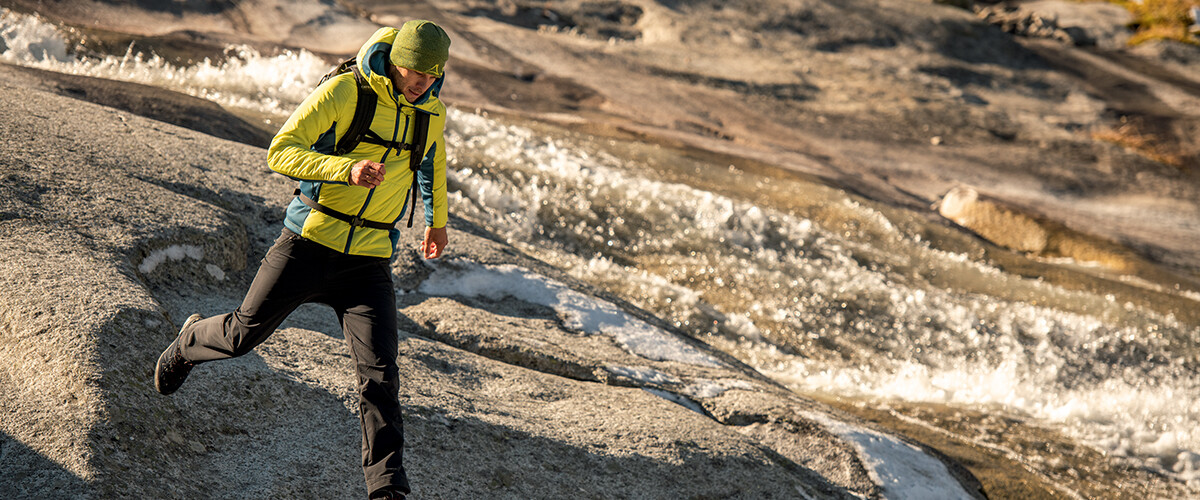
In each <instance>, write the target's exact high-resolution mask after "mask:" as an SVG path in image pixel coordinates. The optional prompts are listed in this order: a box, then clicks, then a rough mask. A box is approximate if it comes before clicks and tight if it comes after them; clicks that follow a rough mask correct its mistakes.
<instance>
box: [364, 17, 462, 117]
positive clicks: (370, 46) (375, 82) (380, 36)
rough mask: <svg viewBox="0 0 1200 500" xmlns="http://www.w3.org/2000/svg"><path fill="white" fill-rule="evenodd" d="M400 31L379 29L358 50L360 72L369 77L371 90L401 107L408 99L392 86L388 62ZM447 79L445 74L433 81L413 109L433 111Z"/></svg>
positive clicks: (385, 28) (413, 104)
mask: <svg viewBox="0 0 1200 500" xmlns="http://www.w3.org/2000/svg"><path fill="white" fill-rule="evenodd" d="M397 33H399V30H397V29H396V28H388V27H384V28H379V29H378V30H377V31H375V34H374V35H371V38H370V39H368V40H367V43H364V44H363V46H362V48H360V49H358V57H357V60H358V61H357V62H358V70H359V71H361V72H362V74H363V75H364V76H366V77H367V81H368V82H371V88H373V89H375V92H376V93H378V94H379V95H380V96H384V97H391V98H392V99H393V100H395V102H396V103H397V104H399V105H405V103H406V102H408V101H407V99H405V98H404V97H403V96H401V95H400V94H399V93H398V92H397V91H396V88H395V87H394V86H393V85H392V80H391V79H390V78H388V77H387V69H386V68H387V61H388V56H389V54H391V51H392V42H393V41H394V40H396V34H397ZM445 79H446V74H445V73H444V72H443V73H442V76H439V77H438V78H437V80H434V81H433V85H430V86H429V90H426V91H425V93H424V94H421V97H418V98H417V102H414V103H411V105H412V107H419V108H421V109H422V110H424V111H432V110H433V107H431V106H430V105H431V104H433V103H435V102H436V101H438V95H439V94H441V92H442V82H443V81H444V80H445Z"/></svg>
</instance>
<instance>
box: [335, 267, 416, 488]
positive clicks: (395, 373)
mask: <svg viewBox="0 0 1200 500" xmlns="http://www.w3.org/2000/svg"><path fill="white" fill-rule="evenodd" d="M345 259H350V260H359V261H360V262H362V261H363V260H364V259H366V260H365V264H363V263H356V264H355V265H353V266H347V267H348V268H351V269H352V270H348V271H349V272H348V273H347V275H348V276H347V279H346V280H344V281H343V280H339V281H343V282H344V283H346V286H345V287H336V288H340V289H341V290H342V292H343V293H340V294H338V295H339V296H341V297H342V299H343V300H339V301H338V302H335V303H334V304H333V305H334V309H335V310H337V312H338V315H339V316H341V320H342V330H343V332H345V335H346V341H347V342H348V343H349V344H350V356H351V359H352V361H353V362H354V367H355V370H356V371H357V374H358V388H359V412H358V414H359V418H360V419H361V423H362V463H363V475H364V476H365V477H366V480H367V492H368V493H369V494H372V495H374V494H378V493H381V492H382V491H384V490H389V489H390V490H392V491H395V492H398V493H402V494H408V493H409V487H408V477H407V475H406V474H405V471H404V466H403V464H402V463H401V462H402V459H403V456H404V453H403V448H404V424H403V423H402V422H401V419H400V401H399V400H398V399H397V397H398V393H399V390H400V374H399V369H398V368H397V367H396V350H397V348H398V341H397V338H396V294H395V289H394V288H393V285H392V275H391V267H390V265H389V263H388V261H387V260H385V259H372V258H364V257H345Z"/></svg>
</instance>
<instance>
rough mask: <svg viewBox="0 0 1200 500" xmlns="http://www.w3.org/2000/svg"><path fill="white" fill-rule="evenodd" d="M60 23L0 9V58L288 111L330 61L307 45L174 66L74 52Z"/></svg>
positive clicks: (152, 58) (154, 58)
mask: <svg viewBox="0 0 1200 500" xmlns="http://www.w3.org/2000/svg"><path fill="white" fill-rule="evenodd" d="M71 38H73V36H71V34H70V33H68V32H65V31H64V29H61V28H60V27H58V26H56V25H54V24H51V23H48V22H46V21H44V20H42V19H40V18H39V17H37V16H31V15H24V14H18V13H14V12H12V11H10V10H7V9H0V41H2V42H3V47H2V48H3V49H4V51H3V53H0V61H4V62H7V63H11V64H17V65H22V66H29V67H34V68H40V69H45V70H50V71H57V72H60V73H68V74H73V75H83V76H92V77H99V78H108V79H112V80H121V81H127V82H134V83H141V84H145V85H153V86H157V87H162V88H166V89H170V90H174V91H177V92H182V93H185V94H189V95H192V96H196V97H201V98H204V99H208V100H211V101H214V102H217V103H219V104H222V105H225V106H233V107H237V108H242V109H249V110H254V111H259V112H263V113H268V114H274V115H287V114H290V113H291V111H292V110H293V109H295V107H296V106H297V105H298V104H299V103H300V102H301V101H303V100H304V98H305V97H306V96H307V95H308V94H309V93H310V92H311V91H312V89H313V88H315V87H316V84H317V82H318V81H319V80H320V78H321V75H323V74H325V72H327V71H328V70H329V67H330V65H329V63H326V62H325V61H324V60H322V59H321V58H320V57H317V56H316V55H315V54H313V53H311V52H308V51H306V50H300V51H283V52H282V53H280V54H278V55H273V56H266V55H263V54H261V53H259V52H258V51H257V50H255V49H253V48H251V47H249V46H245V45H235V46H231V47H229V48H227V49H226V51H225V56H226V57H225V59H224V60H223V61H221V62H219V63H218V62H214V61H211V60H209V59H205V60H203V61H202V62H200V63H199V64H196V65H193V66H185V67H178V66H175V65H172V64H171V63H169V62H168V61H167V60H165V59H163V58H162V57H159V56H158V55H157V54H143V53H134V52H133V51H132V50H129V51H127V52H126V53H125V54H124V55H122V56H115V55H104V54H79V53H77V52H79V51H78V50H76V49H75V47H73V45H72V44H71V43H70V42H69V40H70V39H71Z"/></svg>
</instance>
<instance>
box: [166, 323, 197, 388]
mask: <svg viewBox="0 0 1200 500" xmlns="http://www.w3.org/2000/svg"><path fill="white" fill-rule="evenodd" d="M201 319H203V317H202V316H200V315H199V314H193V315H191V316H188V319H187V321H184V322H183V326H181V327H179V333H178V334H176V335H175V340H172V341H171V345H169V346H167V349H166V350H164V351H163V352H162V354H159V355H158V362H156V363H154V390H156V391H158V393H159V394H162V395H163V396H167V395H169V394H171V393H174V392H175V391H166V392H164V391H163V388H162V386H161V385H159V381H160V380H162V370H163V366H162V365H163V358H164V357H165V356H164V355H165V354H166V353H168V352H171V349H174V348H175V344H176V343H177V342H179V337H180V336H181V335H183V331H184V330H186V329H187V327H188V326H190V325H191V324H192V323H195V322H197V321H200V320H201ZM176 390H178V388H176Z"/></svg>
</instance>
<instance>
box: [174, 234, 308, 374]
mask: <svg viewBox="0 0 1200 500" xmlns="http://www.w3.org/2000/svg"><path fill="white" fill-rule="evenodd" d="M329 253H330V251H329V250H327V249H325V248H324V247H322V246H321V245H319V244H317V243H313V242H311V241H308V240H306V239H304V238H301V237H300V236H298V235H297V234H296V233H293V232H291V231H288V230H286V229H285V230H284V231H283V234H282V235H280V236H279V239H277V240H275V244H274V245H272V246H271V249H270V250H268V251H267V255H266V257H264V258H263V261H262V265H261V266H260V267H259V268H258V274H257V275H255V276H254V282H253V283H251V285H250V290H249V291H247V292H246V297H245V299H243V300H242V305H241V306H240V307H238V308H237V310H235V311H233V312H232V313H229V314H222V315H220V316H213V317H211V318H205V319H202V320H200V321H197V322H195V323H192V324H191V325H190V326H189V327H187V328H184V329H183V330H182V331H181V332H180V338H179V343H180V346H181V347H182V349H181V351H182V354H183V357H184V358H185V359H186V360H188V361H190V362H192V363H200V362H204V361H213V360H218V359H226V358H233V357H237V356H241V355H243V354H246V353H248V352H250V351H251V350H253V349H254V348H255V347H257V346H258V345H259V344H261V343H263V341H265V340H267V337H269V336H270V335H271V334H272V333H274V332H275V329H276V328H278V327H279V325H280V323H283V320H284V319H285V318H287V316H288V314H291V313H292V311H294V310H296V308H297V307H299V306H300V305H301V304H303V303H305V302H307V301H310V300H312V298H313V297H314V296H315V295H316V294H317V290H319V289H320V287H321V284H320V283H319V277H320V276H322V274H323V273H322V271H323V270H324V267H325V262H326V260H327V258H328V257H327V256H328V254H329Z"/></svg>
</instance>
